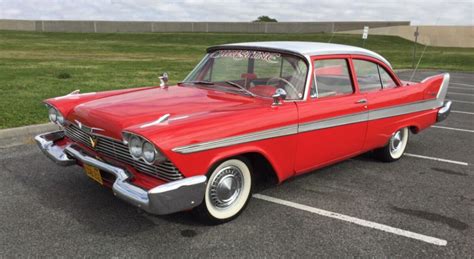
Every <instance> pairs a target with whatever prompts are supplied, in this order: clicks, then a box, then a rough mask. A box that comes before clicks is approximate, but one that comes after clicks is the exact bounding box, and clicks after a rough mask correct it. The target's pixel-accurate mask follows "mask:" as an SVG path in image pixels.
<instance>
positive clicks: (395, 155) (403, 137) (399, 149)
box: [374, 128, 409, 162]
mask: <svg viewBox="0 0 474 259" xmlns="http://www.w3.org/2000/svg"><path fill="white" fill-rule="evenodd" d="M408 134H409V131H408V128H403V129H399V130H397V131H396V132H395V133H393V134H392V136H391V137H390V140H389V141H388V144H387V145H386V146H385V147H383V148H379V149H376V150H374V153H375V156H376V157H377V158H378V159H379V160H381V161H384V162H393V161H396V160H398V159H400V157H402V155H403V153H405V149H406V147H407V144H408Z"/></svg>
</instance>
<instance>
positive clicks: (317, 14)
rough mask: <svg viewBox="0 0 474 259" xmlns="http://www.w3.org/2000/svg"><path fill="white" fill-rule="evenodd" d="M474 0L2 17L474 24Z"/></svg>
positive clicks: (44, 10) (212, 0)
mask: <svg viewBox="0 0 474 259" xmlns="http://www.w3.org/2000/svg"><path fill="white" fill-rule="evenodd" d="M473 13H474V1H472V0H454V1H440V0H433V1H429V0H416V1H409V0H384V1H381V0H369V1H353V0H293V1H291V2H290V1H288V0H258V1H251V0H176V1H163V0H22V1H18V0H0V19H32V20H34V19H48V20H125V21H132V20H133V21H150V20H153V21H252V20H254V19H255V18H256V17H258V16H260V15H268V16H271V17H274V18H276V19H277V20H279V21H366V20H372V21H400V20H403V21H411V22H412V24H423V25H425V24H426V25H433V24H436V25H473V24H474V17H473Z"/></svg>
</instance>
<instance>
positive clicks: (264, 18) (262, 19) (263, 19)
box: [253, 15, 278, 22]
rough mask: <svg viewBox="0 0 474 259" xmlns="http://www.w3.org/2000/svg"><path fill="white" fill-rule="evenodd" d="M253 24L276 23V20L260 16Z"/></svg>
mask: <svg viewBox="0 0 474 259" xmlns="http://www.w3.org/2000/svg"><path fill="white" fill-rule="evenodd" d="M253 22H278V21H277V20H276V19H273V18H270V17H269V16H267V15H262V16H259V17H258V18H257V20H255V21H253Z"/></svg>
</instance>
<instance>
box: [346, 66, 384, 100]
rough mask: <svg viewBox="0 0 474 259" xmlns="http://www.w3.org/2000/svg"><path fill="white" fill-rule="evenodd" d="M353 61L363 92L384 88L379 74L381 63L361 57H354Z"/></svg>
mask: <svg viewBox="0 0 474 259" xmlns="http://www.w3.org/2000/svg"><path fill="white" fill-rule="evenodd" d="M353 63H354V68H355V71H356V74H357V82H358V83H359V89H360V91H361V92H368V91H372V90H380V89H382V83H381V81H380V76H379V65H377V64H375V63H373V62H370V61H365V60H359V59H354V60H353Z"/></svg>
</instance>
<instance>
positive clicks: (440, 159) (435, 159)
mask: <svg viewBox="0 0 474 259" xmlns="http://www.w3.org/2000/svg"><path fill="white" fill-rule="evenodd" d="M404 156H409V157H416V158H423V159H428V160H434V161H438V162H444V163H450V164H456V165H464V166H468V165H469V164H468V163H466V162H461V161H455V160H449V159H444V158H438V157H431V156H422V155H416V154H410V153H405V154H404Z"/></svg>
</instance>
